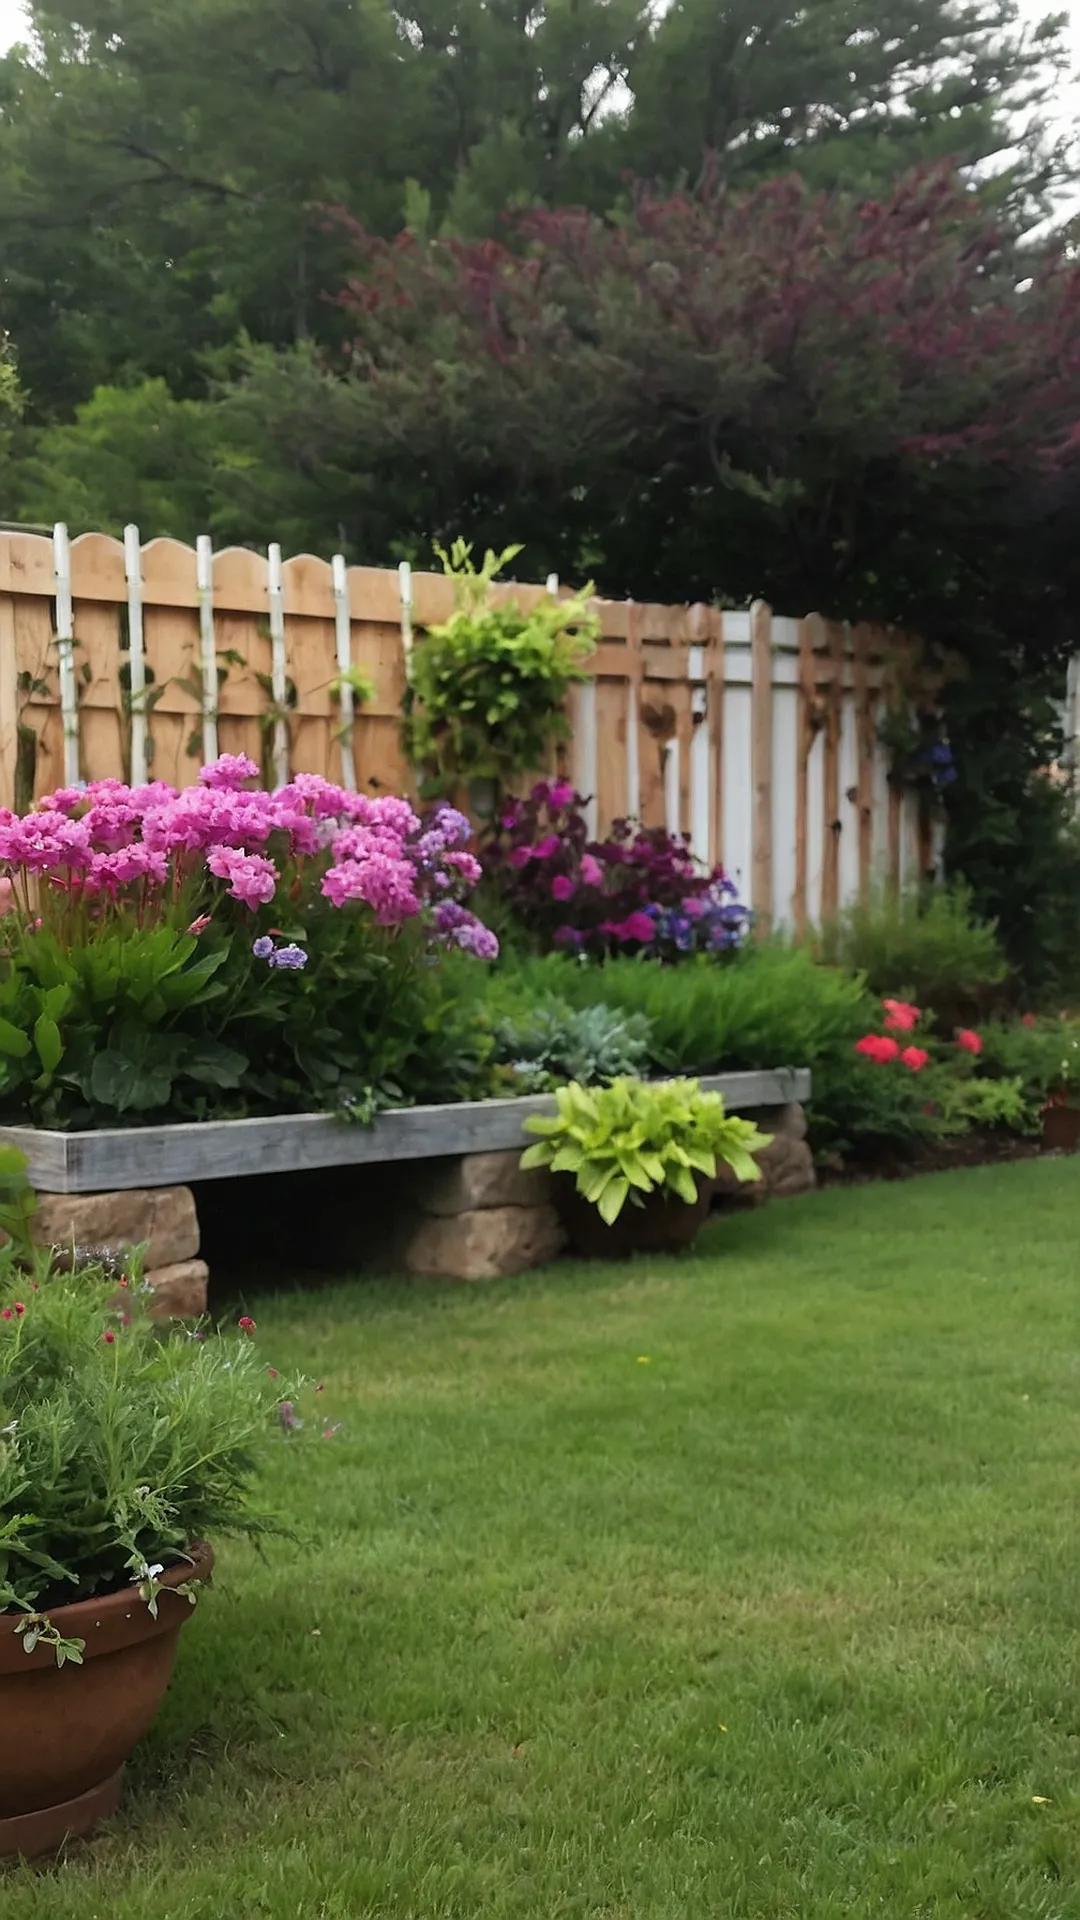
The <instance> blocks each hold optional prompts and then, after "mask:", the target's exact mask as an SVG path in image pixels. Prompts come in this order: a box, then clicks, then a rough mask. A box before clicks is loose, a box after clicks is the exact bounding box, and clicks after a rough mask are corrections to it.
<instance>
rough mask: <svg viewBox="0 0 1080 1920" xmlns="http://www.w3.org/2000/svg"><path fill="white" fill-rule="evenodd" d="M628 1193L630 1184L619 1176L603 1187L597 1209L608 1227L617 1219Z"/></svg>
mask: <svg viewBox="0 0 1080 1920" xmlns="http://www.w3.org/2000/svg"><path fill="white" fill-rule="evenodd" d="M629 1192H630V1182H629V1181H628V1180H624V1179H622V1177H621V1176H618V1177H616V1178H615V1179H614V1180H611V1181H610V1182H609V1183H608V1185H607V1186H606V1187H605V1189H604V1192H603V1193H602V1194H601V1196H600V1199H599V1200H598V1202H597V1209H598V1212H599V1214H600V1218H601V1220H604V1221H606V1222H607V1225H608V1226H609V1227H610V1226H612V1225H613V1224H614V1222H615V1221H616V1220H617V1219H618V1217H619V1215H620V1213H621V1212H622V1210H623V1207H624V1206H625V1204H626V1197H627V1194H628V1193H629Z"/></svg>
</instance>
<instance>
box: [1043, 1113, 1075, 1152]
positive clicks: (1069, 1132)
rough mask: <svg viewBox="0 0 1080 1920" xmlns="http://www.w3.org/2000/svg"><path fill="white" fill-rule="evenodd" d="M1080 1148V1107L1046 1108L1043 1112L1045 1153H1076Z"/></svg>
mask: <svg viewBox="0 0 1080 1920" xmlns="http://www.w3.org/2000/svg"><path fill="white" fill-rule="evenodd" d="M1078 1146H1080V1107H1065V1106H1058V1105H1057V1104H1056V1103H1055V1104H1054V1105H1053V1106H1049V1107H1044V1108H1043V1112H1042V1150H1043V1152H1044V1153H1054V1152H1057V1153H1075V1152H1076V1149H1077V1147H1078Z"/></svg>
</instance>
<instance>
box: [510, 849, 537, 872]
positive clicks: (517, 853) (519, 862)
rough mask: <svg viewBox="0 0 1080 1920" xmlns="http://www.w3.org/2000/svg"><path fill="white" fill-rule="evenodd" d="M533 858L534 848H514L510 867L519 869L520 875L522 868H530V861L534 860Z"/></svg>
mask: <svg viewBox="0 0 1080 1920" xmlns="http://www.w3.org/2000/svg"><path fill="white" fill-rule="evenodd" d="M532 857H533V848H532V847H514V848H512V850H511V853H510V865H511V866H512V867H516V868H517V869H518V872H519V873H520V871H521V869H522V867H527V866H528V864H529V861H530V860H531V859H532Z"/></svg>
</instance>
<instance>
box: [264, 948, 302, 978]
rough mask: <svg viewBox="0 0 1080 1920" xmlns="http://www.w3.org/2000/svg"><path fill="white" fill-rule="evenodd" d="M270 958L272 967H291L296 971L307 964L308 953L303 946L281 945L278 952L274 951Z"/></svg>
mask: <svg viewBox="0 0 1080 1920" xmlns="http://www.w3.org/2000/svg"><path fill="white" fill-rule="evenodd" d="M269 958H270V965H271V966H272V967H285V968H287V969H289V968H291V969H292V970H293V971H294V972H296V973H298V972H299V971H300V968H301V967H306V966H307V954H306V953H305V952H304V949H303V947H296V946H288V947H279V948H278V949H277V952H276V953H272V954H271V955H270V956H269Z"/></svg>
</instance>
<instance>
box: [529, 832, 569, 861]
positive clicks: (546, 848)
mask: <svg viewBox="0 0 1080 1920" xmlns="http://www.w3.org/2000/svg"><path fill="white" fill-rule="evenodd" d="M561 845H562V841H561V840H560V839H559V836H558V834H557V833H547V834H545V835H544V838H543V839H542V840H540V841H538V842H537V844H536V846H535V847H534V848H533V858H534V859H536V860H550V859H551V857H552V855H553V854H556V853H558V851H559V848H560V846H561Z"/></svg>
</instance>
